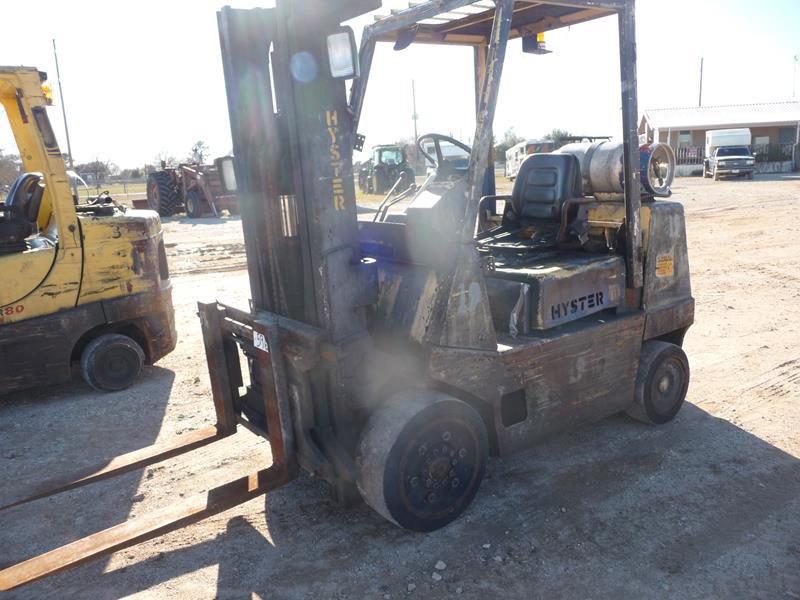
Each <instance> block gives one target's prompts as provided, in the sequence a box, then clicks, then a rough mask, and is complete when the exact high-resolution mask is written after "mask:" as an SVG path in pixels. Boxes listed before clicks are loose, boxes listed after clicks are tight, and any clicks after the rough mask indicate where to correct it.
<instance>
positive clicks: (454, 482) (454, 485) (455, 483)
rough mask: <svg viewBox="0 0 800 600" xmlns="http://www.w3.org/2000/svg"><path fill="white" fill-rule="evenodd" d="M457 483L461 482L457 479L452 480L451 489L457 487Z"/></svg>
mask: <svg viewBox="0 0 800 600" xmlns="http://www.w3.org/2000/svg"><path fill="white" fill-rule="evenodd" d="M459 483H461V482H460V481H459V480H458V477H455V478H453V481H452V482H451V483H450V485H452V486H453V489H455V488H457V487H458V484H459Z"/></svg>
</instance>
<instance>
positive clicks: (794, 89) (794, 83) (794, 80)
mask: <svg viewBox="0 0 800 600" xmlns="http://www.w3.org/2000/svg"><path fill="white" fill-rule="evenodd" d="M792 58H793V59H794V69H793V71H792V100H794V99H795V98H797V63H800V54H795V55H794V56H793V57H792Z"/></svg>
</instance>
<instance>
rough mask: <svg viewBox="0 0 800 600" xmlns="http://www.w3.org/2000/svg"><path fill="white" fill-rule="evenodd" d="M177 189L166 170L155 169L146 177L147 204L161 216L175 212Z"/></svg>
mask: <svg viewBox="0 0 800 600" xmlns="http://www.w3.org/2000/svg"><path fill="white" fill-rule="evenodd" d="M179 195H180V194H179V193H178V189H177V188H176V186H175V184H174V183H173V181H172V177H170V175H169V173H167V172H166V171H155V172H153V173H150V176H149V177H148V178H147V206H149V207H150V209H151V210H155V211H157V212H158V214H159V215H161V216H162V217H169V216H170V215H172V214H174V213H175V208H176V207H177V205H178V197H179Z"/></svg>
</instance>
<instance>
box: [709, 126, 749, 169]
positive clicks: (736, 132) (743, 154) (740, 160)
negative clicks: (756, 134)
mask: <svg viewBox="0 0 800 600" xmlns="http://www.w3.org/2000/svg"><path fill="white" fill-rule="evenodd" d="M750 140H751V135H750V130H749V129H744V128H743V129H717V130H715V131H707V132H706V151H705V158H704V160H703V177H713V178H714V180H715V181H716V180H718V179H719V178H720V177H728V176H733V177H747V178H748V179H752V178H753V173H754V172H755V169H756V166H755V165H756V159H755V157H754V156H753V152H752V151H751V150H750Z"/></svg>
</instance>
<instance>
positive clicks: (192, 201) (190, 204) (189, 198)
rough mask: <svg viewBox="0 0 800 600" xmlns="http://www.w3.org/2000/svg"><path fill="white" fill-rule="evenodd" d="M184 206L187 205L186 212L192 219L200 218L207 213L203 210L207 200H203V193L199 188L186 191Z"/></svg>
mask: <svg viewBox="0 0 800 600" xmlns="http://www.w3.org/2000/svg"><path fill="white" fill-rule="evenodd" d="M184 206H185V207H186V214H187V215H189V218H191V219H199V218H200V217H202V216H203V215H204V214H205V210H203V209H204V208H205V200H203V195H202V194H201V193H200V192H199V191H198V190H197V188H192V189H191V190H189V191H188V192H186V199H185V200H184Z"/></svg>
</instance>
